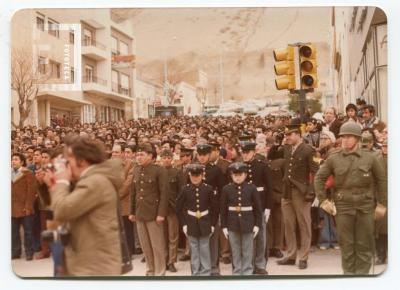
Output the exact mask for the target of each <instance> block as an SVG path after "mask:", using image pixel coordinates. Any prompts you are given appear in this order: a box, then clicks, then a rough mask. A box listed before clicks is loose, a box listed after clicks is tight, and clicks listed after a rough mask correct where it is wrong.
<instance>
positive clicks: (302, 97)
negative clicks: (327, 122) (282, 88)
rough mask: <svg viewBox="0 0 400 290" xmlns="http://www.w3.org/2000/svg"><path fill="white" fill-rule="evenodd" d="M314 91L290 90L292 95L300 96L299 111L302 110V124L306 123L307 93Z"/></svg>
mask: <svg viewBox="0 0 400 290" xmlns="http://www.w3.org/2000/svg"><path fill="white" fill-rule="evenodd" d="M313 91H314V89H312V88H311V89H300V90H290V93H291V94H296V95H297V96H298V102H299V110H300V120H301V122H302V123H305V122H306V93H311V92H313Z"/></svg>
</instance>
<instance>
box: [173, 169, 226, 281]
mask: <svg viewBox="0 0 400 290" xmlns="http://www.w3.org/2000/svg"><path fill="white" fill-rule="evenodd" d="M188 172H189V178H190V184H187V185H185V186H183V187H182V190H181V192H180V194H179V196H178V201H177V206H176V209H177V214H178V217H179V220H180V222H181V225H182V230H183V232H184V233H185V235H186V236H187V237H188V240H189V244H190V252H191V268H192V275H194V276H208V275H211V255H210V244H209V243H210V236H211V235H212V234H213V232H214V231H215V225H216V223H217V220H218V206H219V204H218V200H217V198H216V195H215V194H214V190H213V188H212V187H211V186H210V185H208V184H206V183H204V182H203V175H204V166H203V165H201V164H190V165H189V166H188Z"/></svg>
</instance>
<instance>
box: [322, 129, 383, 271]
mask: <svg viewBox="0 0 400 290" xmlns="http://www.w3.org/2000/svg"><path fill="white" fill-rule="evenodd" d="M348 124H350V123H346V124H344V125H343V126H342V128H341V133H340V135H355V136H358V137H360V136H361V132H356V131H357V129H356V128H355V127H354V126H353V124H351V125H348ZM357 126H358V125H357ZM343 127H344V128H343ZM352 130H354V131H353V132H356V133H352ZM358 130H360V129H359V128H358ZM330 175H333V177H334V188H333V189H334V190H333V191H334V194H333V199H334V202H335V205H336V209H337V215H336V224H337V229H338V235H339V245H340V248H341V251H342V268H343V271H344V274H368V273H369V270H370V268H371V263H372V258H373V252H374V209H375V193H376V192H377V195H376V199H377V202H379V203H380V204H382V205H384V206H386V204H387V201H386V198H387V178H386V174H385V170H384V168H383V166H382V163H381V162H379V160H378V158H377V157H376V155H375V154H374V153H371V152H370V151H368V150H364V149H361V148H357V149H355V150H352V151H347V150H345V149H337V150H335V151H333V152H331V153H330V156H329V157H328V159H327V160H326V161H325V162H324V163H323V165H322V166H321V167H320V169H319V171H318V172H317V175H316V177H315V190H316V193H317V195H318V199H319V201H320V204H321V203H323V202H324V201H325V200H326V199H327V196H326V190H325V182H326V180H327V179H328V177H329V176H330Z"/></svg>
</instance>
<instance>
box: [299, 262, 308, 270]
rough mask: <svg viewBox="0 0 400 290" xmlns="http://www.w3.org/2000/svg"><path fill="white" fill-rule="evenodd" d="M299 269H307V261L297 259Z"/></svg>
mask: <svg viewBox="0 0 400 290" xmlns="http://www.w3.org/2000/svg"><path fill="white" fill-rule="evenodd" d="M299 269H300V270H304V269H307V261H302V260H300V261H299Z"/></svg>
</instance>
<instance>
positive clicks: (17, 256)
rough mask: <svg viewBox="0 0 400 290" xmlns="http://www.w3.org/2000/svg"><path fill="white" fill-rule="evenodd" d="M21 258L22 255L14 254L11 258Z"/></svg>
mask: <svg viewBox="0 0 400 290" xmlns="http://www.w3.org/2000/svg"><path fill="white" fill-rule="evenodd" d="M16 259H21V256H20V255H12V256H11V260H16Z"/></svg>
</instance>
